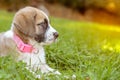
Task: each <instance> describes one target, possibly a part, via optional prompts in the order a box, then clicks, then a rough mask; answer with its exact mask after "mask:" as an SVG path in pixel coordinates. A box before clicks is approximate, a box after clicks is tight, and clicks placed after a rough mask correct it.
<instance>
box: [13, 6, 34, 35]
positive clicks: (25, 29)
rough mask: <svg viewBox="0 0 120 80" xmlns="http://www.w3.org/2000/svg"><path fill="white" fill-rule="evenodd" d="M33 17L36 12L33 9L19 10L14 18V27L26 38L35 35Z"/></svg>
mask: <svg viewBox="0 0 120 80" xmlns="http://www.w3.org/2000/svg"><path fill="white" fill-rule="evenodd" d="M35 17H36V10H35V9H34V8H31V7H26V8H24V9H21V10H20V11H18V12H17V13H16V15H15V17H14V20H13V24H14V27H15V28H16V29H17V30H19V31H20V32H22V33H23V34H25V35H26V36H29V37H33V36H34V34H35Z"/></svg>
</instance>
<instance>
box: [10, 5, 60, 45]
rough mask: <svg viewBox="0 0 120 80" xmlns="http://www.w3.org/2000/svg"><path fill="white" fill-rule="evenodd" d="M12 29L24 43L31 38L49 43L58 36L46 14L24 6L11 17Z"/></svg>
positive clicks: (38, 41)
mask: <svg viewBox="0 0 120 80" xmlns="http://www.w3.org/2000/svg"><path fill="white" fill-rule="evenodd" d="M13 25H14V26H13V27H12V29H13V31H14V33H15V34H17V35H18V36H19V37H20V38H21V39H23V41H24V42H25V43H28V39H32V40H34V41H36V42H37V43H44V44H50V43H52V42H54V41H55V40H56V38H57V37H58V33H57V31H56V30H55V29H54V28H52V26H51V25H50V23H49V19H48V17H47V15H46V14H45V13H44V12H42V11H41V10H39V9H36V8H33V7H25V8H23V9H21V10H19V11H18V12H17V13H16V15H15V17H14V19H13Z"/></svg>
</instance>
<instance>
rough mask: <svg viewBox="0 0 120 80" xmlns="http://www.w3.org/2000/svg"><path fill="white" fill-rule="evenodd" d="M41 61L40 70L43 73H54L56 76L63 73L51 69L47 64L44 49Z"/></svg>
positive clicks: (41, 53)
mask: <svg viewBox="0 0 120 80" xmlns="http://www.w3.org/2000/svg"><path fill="white" fill-rule="evenodd" d="M39 60H40V69H41V72H42V73H49V72H53V73H54V74H58V75H60V74H61V73H60V72H58V71H55V70H54V69H52V68H50V67H49V66H48V65H47V64H46V60H45V52H44V49H43V48H42V50H41V52H40V55H39Z"/></svg>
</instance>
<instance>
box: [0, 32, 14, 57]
mask: <svg viewBox="0 0 120 80" xmlns="http://www.w3.org/2000/svg"><path fill="white" fill-rule="evenodd" d="M13 52H15V44H14V41H13V40H12V38H10V37H7V36H5V32H4V33H0V56H6V55H8V54H10V53H13Z"/></svg>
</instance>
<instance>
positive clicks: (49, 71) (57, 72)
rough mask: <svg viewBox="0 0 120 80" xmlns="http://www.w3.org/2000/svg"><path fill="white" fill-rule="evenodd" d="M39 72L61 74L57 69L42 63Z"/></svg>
mask: <svg viewBox="0 0 120 80" xmlns="http://www.w3.org/2000/svg"><path fill="white" fill-rule="evenodd" d="M41 72H42V73H45V74H46V73H47V74H55V75H61V73H60V72H59V71H56V70H54V69H52V68H50V67H49V66H48V65H42V66H41Z"/></svg>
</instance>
